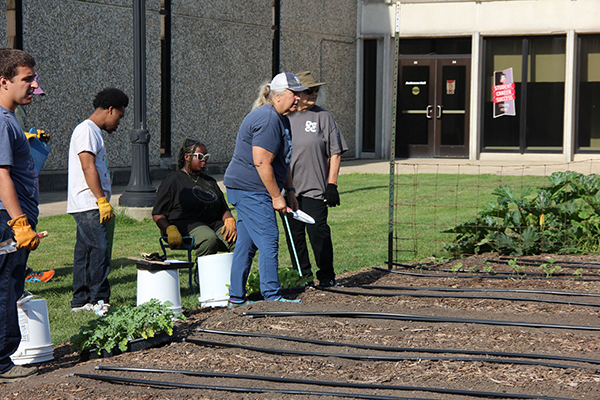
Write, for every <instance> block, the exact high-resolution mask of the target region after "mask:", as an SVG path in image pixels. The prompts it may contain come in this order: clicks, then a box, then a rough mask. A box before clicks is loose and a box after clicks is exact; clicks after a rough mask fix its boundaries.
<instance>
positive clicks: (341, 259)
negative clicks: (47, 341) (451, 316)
mask: <svg viewBox="0 0 600 400" xmlns="http://www.w3.org/2000/svg"><path fill="white" fill-rule="evenodd" d="M527 178H529V179H527ZM539 179H543V178H536V177H514V178H511V177H502V180H503V181H501V182H499V181H498V177H496V176H491V175H488V176H485V175H481V176H459V177H457V176H456V175H401V176H398V177H396V187H395V189H396V194H397V195H396V197H395V203H396V204H398V205H397V207H396V211H395V215H396V220H397V222H398V223H402V221H403V220H405V219H409V220H411V221H412V222H411V223H412V225H411V226H408V225H407V229H402V228H403V227H404V226H403V225H397V227H396V229H397V230H398V231H399V232H400V233H401V235H404V236H410V235H409V234H410V229H414V230H415V232H416V233H417V237H418V246H417V247H418V251H417V253H415V254H412V253H411V254H410V257H411V258H412V259H414V258H423V257H426V256H430V255H432V254H434V253H435V252H436V251H438V250H439V245H440V242H439V241H438V238H439V235H440V233H439V226H440V225H439V224H438V223H439V222H440V221H444V223H445V224H446V225H448V224H450V225H451V224H453V223H454V222H455V221H456V222H461V221H462V219H468V218H471V217H473V216H474V215H475V214H476V211H475V210H476V208H477V205H478V204H483V203H481V202H482V201H484V200H485V199H486V198H487V197H490V198H491V196H490V193H491V192H492V190H493V187H494V185H496V186H497V185H498V184H500V183H508V184H512V185H514V187H515V188H516V189H518V187H519V186H520V185H522V184H523V183H524V182H526V183H527V184H528V185H533V183H532V182H533V180H539ZM339 190H340V197H341V206H339V207H335V208H331V209H330V213H329V223H330V225H331V229H332V235H333V244H334V252H335V253H334V257H335V269H336V272H337V273H338V274H340V273H343V272H347V271H356V270H360V269H364V268H368V267H372V266H383V265H385V261H386V260H387V243H388V218H389V211H388V202H389V176H388V175H385V174H350V175H341V176H340V177H339ZM457 206H459V207H457ZM457 210H458V211H457ZM38 230H39V231H42V230H47V231H48V232H49V236H48V237H47V238H45V239H42V242H41V245H40V247H39V249H38V250H36V251H34V252H32V253H31V256H30V258H29V266H30V267H32V268H33V269H34V270H36V271H45V270H49V269H54V270H55V271H56V275H55V277H54V278H53V279H52V280H51V281H50V282H47V283H27V284H26V285H25V286H26V289H27V290H29V291H31V292H32V293H34V294H36V295H38V296H39V297H41V298H45V299H46V300H47V302H48V311H49V318H50V331H51V335H52V341H53V343H54V344H55V345H57V344H60V343H63V342H66V341H69V338H70V337H71V336H72V335H74V334H76V333H77V332H78V331H79V327H80V326H81V325H83V324H85V323H86V322H87V321H88V320H90V319H92V318H95V316H94V314H93V313H90V312H80V313H74V312H71V311H70V300H71V295H72V264H73V247H74V245H75V221H74V220H73V218H72V217H71V216H69V215H60V216H54V217H47V218H42V219H40V222H39V224H38ZM279 231H280V267H282V268H285V267H291V259H290V255H289V253H288V250H287V246H286V244H285V237H284V233H283V227H282V225H281V222H280V227H279ZM158 237H159V231H158V228H157V227H156V225H155V224H154V222H152V221H150V220H145V221H141V222H138V221H135V220H133V219H131V218H128V217H126V216H123V215H117V218H116V228H115V235H114V244H113V254H112V256H113V258H112V262H111V272H110V276H109V279H110V283H111V291H112V294H111V300H110V303H111V305H112V306H113V307H115V306H121V305H131V306H134V305H135V304H136V292H137V270H136V266H135V262H134V261H132V260H129V259H128V257H139V256H140V253H142V252H144V253H151V252H158V251H159V250H160V248H159V245H158ZM169 255H170V256H171V255H173V256H176V258H179V259H185V258H186V252H183V251H177V252H171V253H169ZM256 258H257V257H256ZM256 258H255V265H256ZM313 267H314V263H313ZM187 281H188V279H187V271H186V270H183V271H181V273H180V283H181V302H182V306H183V308H184V309H193V308H197V307H199V302H198V294H195V295H193V294H192V293H191V291H190V290H189V288H188V285H187Z"/></svg>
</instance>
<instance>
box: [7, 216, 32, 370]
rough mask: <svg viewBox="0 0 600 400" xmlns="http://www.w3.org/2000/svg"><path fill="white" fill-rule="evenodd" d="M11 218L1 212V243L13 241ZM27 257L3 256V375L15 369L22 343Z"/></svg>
mask: <svg viewBox="0 0 600 400" xmlns="http://www.w3.org/2000/svg"><path fill="white" fill-rule="evenodd" d="M10 219H11V218H10V216H9V215H8V213H7V212H6V211H5V210H0V242H3V241H5V240H8V239H12V238H13V231H12V229H11V227H10V226H8V224H7V222H8V221H9V220H10ZM29 224H30V225H31V227H32V228H33V229H35V224H32V223H31V221H29ZM27 257H29V251H28V250H17V251H16V252H14V253H9V254H3V255H0V373H3V372H6V371H8V370H9V369H11V368H12V367H13V366H14V364H13V362H12V361H11V359H10V355H11V354H13V353H14V352H15V351H16V350H17V348H18V347H19V343H21V329H20V327H19V314H18V313H17V300H18V299H19V298H20V297H21V296H22V295H23V289H24V287H25V268H27Z"/></svg>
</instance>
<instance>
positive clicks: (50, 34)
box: [0, 0, 600, 173]
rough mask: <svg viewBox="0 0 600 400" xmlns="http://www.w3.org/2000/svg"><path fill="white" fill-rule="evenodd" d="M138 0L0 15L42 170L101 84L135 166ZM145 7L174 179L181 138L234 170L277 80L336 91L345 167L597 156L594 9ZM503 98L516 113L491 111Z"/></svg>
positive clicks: (124, 155) (150, 91) (471, 3)
mask: <svg viewBox="0 0 600 400" xmlns="http://www.w3.org/2000/svg"><path fill="white" fill-rule="evenodd" d="M134 1H135V0H8V1H7V2H6V4H7V6H6V7H0V19H2V20H6V21H7V23H6V24H4V25H0V41H4V42H5V43H7V44H8V45H11V46H16V47H21V48H23V49H24V50H26V51H28V52H29V53H31V54H32V55H33V56H34V57H35V58H36V61H37V63H38V65H37V71H38V72H39V74H40V80H41V86H42V88H43V89H44V90H45V91H46V96H44V97H37V98H36V99H35V100H34V102H33V104H32V105H30V106H29V107H28V111H27V112H28V119H29V122H30V125H31V126H34V127H38V128H41V129H45V130H46V131H47V132H49V133H50V134H51V135H52V141H51V145H52V152H51V153H50V156H49V158H48V161H47V163H46V166H45V168H44V172H45V173H59V172H61V171H64V170H66V168H67V151H68V145H69V139H70V135H71V132H72V130H73V128H74V127H75V126H76V125H77V124H78V123H79V122H81V121H82V120H83V119H85V118H86V117H88V116H89V115H90V113H91V112H92V111H93V110H92V109H91V108H92V106H91V103H92V99H93V96H94V95H95V93H97V92H98V91H99V90H101V89H102V88H104V87H107V86H115V87H119V88H121V89H123V90H124V91H125V92H126V93H127V94H128V95H130V98H131V101H132V103H131V106H130V109H129V110H128V111H127V113H126V116H125V118H124V120H123V122H122V124H121V127H120V128H119V131H118V132H117V133H116V134H113V135H111V136H108V137H107V139H106V142H107V148H108V153H109V157H110V160H109V161H110V166H111V168H112V169H115V170H119V169H123V170H127V169H128V168H129V167H130V166H131V143H130V140H129V135H128V133H129V132H130V131H131V130H132V129H133V104H134V103H135V101H136V99H135V98H134V95H133V94H134V90H133V82H134V80H133V36H134V33H133V15H132V14H133V2H134ZM145 5H146V57H147V62H146V72H147V78H146V82H147V98H146V103H147V119H146V124H147V129H148V131H149V133H150V135H151V139H150V145H149V155H150V166H151V167H162V168H172V167H173V165H174V163H175V157H176V154H177V151H178V149H179V146H180V145H181V143H182V141H183V139H184V138H186V137H195V138H199V139H201V140H202V141H203V142H205V144H206V145H207V147H208V149H209V151H210V153H211V155H212V156H213V158H212V161H213V163H214V164H217V165H220V166H226V165H227V163H228V162H229V159H230V157H231V155H232V153H233V148H234V144H235V137H236V134H237V130H238V127H239V125H240V123H241V121H242V119H243V118H244V116H245V115H246V114H247V113H248V112H249V111H250V107H251V104H252V102H253V101H254V100H255V98H256V96H257V93H258V87H259V86H260V85H261V84H262V83H264V82H267V81H269V80H270V79H271V77H272V76H273V74H274V73H276V72H278V71H292V72H300V71H304V70H310V71H312V72H313V74H314V75H315V76H316V77H317V78H318V79H319V80H321V81H324V82H326V83H327V86H326V87H325V88H326V90H325V94H326V97H327V100H326V102H325V105H324V106H325V108H326V109H328V110H329V111H330V112H331V113H332V114H333V116H334V117H335V119H336V121H337V122H338V124H339V125H340V127H341V129H342V131H343V133H344V135H345V137H346V140H347V142H348V145H349V147H350V150H349V151H348V152H347V153H346V154H345V157H349V158H354V157H358V158H383V159H387V158H389V157H390V153H391V146H390V143H391V139H392V137H393V138H394V142H395V148H394V150H395V154H396V157H397V158H403V157H433V158H435V157H447V158H468V159H473V160H478V159H481V160H506V159H511V160H521V159H527V160H529V161H535V160H544V161H545V160H550V161H570V160H578V159H587V158H600V115H599V113H598V112H597V110H598V108H600V72H599V71H600V20H599V19H598V15H600V1H597V0H477V1H475V0H406V1H393V0H335V1H322V0H306V1H291V0H248V1H243V2H239V1H229V0H207V1H197V0H180V1H173V0H146V3H145ZM396 31H398V32H399V41H398V49H399V50H398V51H397V49H396V41H395V33H396ZM396 64H397V65H396ZM396 67H397V71H398V74H397V79H398V97H397V98H396V99H394V98H393V97H394V96H393V94H394V77H395V71H396ZM509 71H510V76H509V77H508V78H507V77H506V76H505V73H509ZM506 79H508V80H506ZM496 80H497V81H496ZM502 85H506V86H502ZM498 88H504V90H502V91H499V89H498ZM494 89H496V90H494ZM499 94H505V95H508V97H504V100H506V101H504V102H498V101H497V102H494V99H496V100H498V99H502V98H501V97H498V95H499ZM513 114H514V115H513ZM393 121H395V122H396V124H395V126H396V130H395V131H393V132H392V125H393Z"/></svg>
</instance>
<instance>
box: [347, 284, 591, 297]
mask: <svg viewBox="0 0 600 400" xmlns="http://www.w3.org/2000/svg"><path fill="white" fill-rule="evenodd" d="M344 287H346V288H353V287H356V288H361V289H381V290H425V291H428V292H509V293H532V294H533V293H535V294H547V295H555V296H588V297H600V293H582V292H561V291H549V290H531V289H496V288H494V289H483V288H446V287H433V288H429V287H418V286H377V285H353V286H344Z"/></svg>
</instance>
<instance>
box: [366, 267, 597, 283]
mask: <svg viewBox="0 0 600 400" xmlns="http://www.w3.org/2000/svg"><path fill="white" fill-rule="evenodd" d="M393 265H396V266H400V267H408V268H415V267H414V266H409V265H405V264H398V263H394V264H393ZM372 268H373V269H375V270H378V271H383V272H391V273H394V274H400V275H409V276H418V277H423V278H425V277H426V278H482V279H507V278H517V279H519V280H523V279H544V280H553V281H575V282H599V281H600V278H598V279H594V278H575V277H573V278H546V277H545V276H523V275H514V276H498V275H474V274H471V275H460V274H423V273H416V272H406V271H397V270H393V269H387V268H380V267H372Z"/></svg>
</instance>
